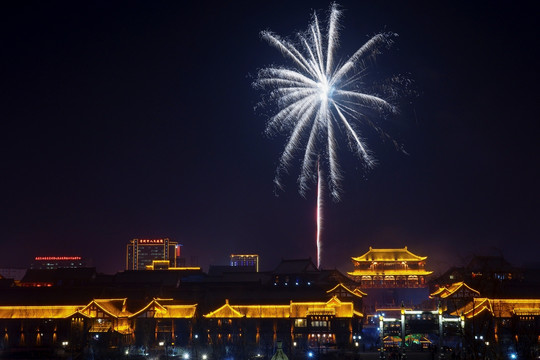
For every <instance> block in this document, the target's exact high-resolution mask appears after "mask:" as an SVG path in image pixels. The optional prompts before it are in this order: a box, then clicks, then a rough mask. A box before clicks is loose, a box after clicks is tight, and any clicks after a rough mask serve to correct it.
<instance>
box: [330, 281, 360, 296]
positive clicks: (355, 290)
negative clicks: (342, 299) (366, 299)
mask: <svg viewBox="0 0 540 360" xmlns="http://www.w3.org/2000/svg"><path fill="white" fill-rule="evenodd" d="M339 288H342V289H344V290H345V291H347V292H348V293H350V294H351V295H354V296H356V297H359V298H361V297H363V296H367V294H366V293H364V292H362V291H360V290H358V289H354V291H351V290H350V289H349V288H348V287H346V286H345V285H343V284H342V283H339V284H337V285H336V286H334V287H333V288H332V289H330V290H328V291H327V292H326V293H327V294H329V293H331V292H334V291H336V290H338V289H339Z"/></svg>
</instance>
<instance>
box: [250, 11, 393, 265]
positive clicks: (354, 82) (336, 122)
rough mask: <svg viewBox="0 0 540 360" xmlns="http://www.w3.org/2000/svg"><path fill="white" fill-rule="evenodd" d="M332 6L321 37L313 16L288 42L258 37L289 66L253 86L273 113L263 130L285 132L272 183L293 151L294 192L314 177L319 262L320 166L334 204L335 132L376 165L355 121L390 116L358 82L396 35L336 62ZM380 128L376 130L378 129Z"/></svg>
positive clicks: (266, 73)
mask: <svg viewBox="0 0 540 360" xmlns="http://www.w3.org/2000/svg"><path fill="white" fill-rule="evenodd" d="M340 15H341V12H340V10H339V9H338V6H337V5H336V4H333V5H332V6H331V8H330V16H329V19H328V24H327V33H326V35H323V33H322V32H321V28H320V26H319V20H318V18H317V14H314V17H313V22H312V23H311V25H310V26H309V27H308V30H307V31H306V32H304V33H298V34H297V41H296V42H293V41H290V40H287V39H284V38H281V37H279V36H278V35H276V34H274V33H272V32H270V31H263V32H262V33H261V35H262V37H263V39H265V40H266V41H268V42H269V43H270V45H272V46H274V47H275V48H277V49H278V50H280V51H281V53H282V54H283V56H284V57H286V58H288V59H289V60H291V61H292V64H293V66H292V67H289V68H286V67H276V66H270V67H267V68H264V69H262V70H260V71H259V73H258V77H257V80H256V81H255V83H254V85H255V86H256V87H258V88H262V89H263V90H269V99H270V101H271V102H273V103H275V104H276V105H277V108H278V111H277V113H275V115H273V116H272V117H271V118H270V120H269V122H268V124H267V132H268V133H269V134H273V133H283V132H286V133H289V138H288V141H287V144H286V145H285V149H284V151H283V153H282V155H281V159H280V163H279V166H278V168H277V171H276V178H275V183H276V184H277V186H278V187H282V186H281V176H282V173H283V172H285V171H286V170H287V169H288V168H289V166H290V165H291V163H292V161H293V159H295V157H296V156H297V155H298V153H301V152H303V155H302V160H301V162H302V165H301V171H300V176H299V178H298V183H299V191H300V193H301V194H302V195H305V193H306V192H307V190H308V189H309V186H310V185H311V184H313V183H314V182H315V179H317V214H318V220H317V252H318V254H317V258H318V263H320V230H321V227H320V225H321V224H320V216H319V215H320V214H321V204H322V202H321V198H320V197H321V194H320V193H321V179H320V174H321V170H320V167H321V165H324V166H325V168H326V169H327V171H325V173H326V174H327V177H328V180H327V181H328V189H329V191H330V194H331V196H332V198H333V199H334V200H336V201H337V200H339V197H340V193H341V188H340V180H341V178H342V174H341V170H340V166H339V163H338V156H337V146H338V139H337V134H339V133H345V134H347V137H348V139H349V141H350V144H351V145H352V148H353V149H354V151H355V152H356V153H357V154H358V156H359V157H360V159H362V160H363V162H364V164H365V165H366V166H367V167H372V166H373V165H374V163H375V161H374V159H373V157H372V156H371V154H370V152H369V150H368V148H367V146H366V145H365V143H364V141H363V140H362V137H361V136H360V133H359V132H358V130H357V128H356V127H357V123H360V122H362V121H364V122H366V123H367V124H369V125H373V123H372V122H371V121H370V120H369V119H368V117H367V116H366V113H367V112H369V113H373V112H378V113H384V112H394V111H395V108H394V106H392V105H391V104H390V103H389V102H387V101H386V100H385V99H383V98H381V97H379V96H378V95H376V94H370V93H368V92H367V91H366V90H365V89H364V86H363V85H364V84H363V83H362V79H363V75H364V71H365V69H366V63H365V60H366V59H367V58H370V57H373V56H375V55H376V54H377V53H378V51H379V50H380V48H381V47H385V46H388V45H390V44H391V42H392V40H391V38H392V37H393V36H394V35H395V34H390V33H380V34H377V35H375V36H373V37H372V38H371V39H369V40H368V41H367V42H366V43H365V44H364V45H363V46H362V47H360V48H359V49H358V50H357V51H356V52H355V53H354V54H353V55H352V56H351V57H349V58H348V59H347V60H346V61H339V60H337V59H336V58H335V53H336V50H337V45H338V29H339V18H340ZM377 130H380V129H377Z"/></svg>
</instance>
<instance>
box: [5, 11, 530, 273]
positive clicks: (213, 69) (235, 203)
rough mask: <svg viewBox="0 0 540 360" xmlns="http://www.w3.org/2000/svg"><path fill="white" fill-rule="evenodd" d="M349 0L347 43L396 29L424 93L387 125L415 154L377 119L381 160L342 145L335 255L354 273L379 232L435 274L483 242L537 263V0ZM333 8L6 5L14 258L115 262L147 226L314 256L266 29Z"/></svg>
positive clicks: (373, 142) (414, 87)
mask: <svg viewBox="0 0 540 360" xmlns="http://www.w3.org/2000/svg"><path fill="white" fill-rule="evenodd" d="M339 5H340V6H341V8H342V9H343V10H344V17H343V21H342V26H343V28H344V31H343V32H342V33H343V37H342V39H341V43H340V49H341V51H342V52H344V53H345V54H351V53H352V52H354V51H355V50H356V47H357V45H358V43H362V42H363V41H365V40H367V39H369V36H370V35H372V34H374V33H376V32H379V31H392V32H395V33H397V34H398V35H399V36H398V38H397V39H396V42H395V46H394V47H393V49H390V50H389V52H388V53H387V54H385V56H383V57H380V58H378V59H377V63H375V71H376V72H380V73H381V79H383V78H385V75H391V74H402V75H406V77H407V78H409V79H411V81H412V84H411V89H409V90H411V91H410V93H416V94H417V95H416V96H414V97H410V96H407V97H402V104H399V105H400V110H401V114H400V116H398V117H396V118H395V119H392V121H391V122H390V123H388V124H384V125H385V129H389V132H390V133H391V134H392V135H393V136H394V137H395V139H396V140H397V141H399V142H400V143H401V144H403V146H404V149H405V151H406V152H407V154H408V155H405V154H403V153H400V152H396V151H395V150H394V148H393V146H392V145H391V144H388V143H385V142H383V141H381V140H380V138H379V136H378V135H377V134H375V133H372V132H369V131H366V132H365V133H364V136H365V137H366V138H367V140H368V142H369V144H370V147H371V148H372V149H373V150H374V152H375V153H376V154H377V159H378V160H379V164H378V166H377V167H375V168H374V169H373V170H371V171H369V172H368V173H364V172H363V171H362V169H360V168H359V167H360V165H359V164H358V163H357V161H356V160H355V159H354V158H353V156H350V157H347V156H344V157H343V159H342V168H343V171H344V173H345V177H344V181H343V186H342V187H343V190H344V193H343V197H342V201H341V202H340V203H332V202H331V201H330V199H326V203H327V207H326V208H325V224H324V228H323V234H322V236H323V239H324V240H323V244H324V246H325V248H324V252H325V254H326V256H327V257H326V258H325V259H323V263H322V267H323V268H334V267H336V268H338V269H344V268H349V269H350V267H351V263H350V257H352V256H358V255H361V254H363V253H364V252H365V251H366V249H368V248H369V246H372V247H374V248H402V247H403V246H408V247H409V248H410V249H413V250H414V251H415V252H416V253H419V254H421V255H425V256H428V259H429V260H428V261H429V266H430V267H432V268H436V267H441V268H448V267H450V266H451V265H458V264H460V263H461V262H462V261H463V260H464V259H466V258H467V257H469V256H471V255H473V254H481V253H488V254H503V255H504V256H505V258H507V260H508V261H510V262H511V263H513V264H515V265H516V266H521V265H523V264H524V263H532V262H535V261H538V260H537V258H536V252H537V250H538V248H539V245H538V231H537V229H536V226H535V225H536V224H535V220H536V219H537V217H538V215H539V213H538V208H539V206H538V205H539V199H540V190H539V189H538V186H537V184H536V174H537V172H538V164H537V163H538V161H537V157H538V155H539V154H540V149H539V144H538V141H537V135H538V122H537V117H538V116H537V115H536V111H535V109H534V105H535V104H536V101H537V99H538V98H539V96H538V95H539V91H538V88H537V84H538V81H539V80H540V79H538V70H537V69H536V64H537V63H538V59H539V57H538V50H537V49H536V48H535V47H534V46H533V45H534V44H535V43H536V38H537V35H538V28H537V26H536V25H535V18H534V14H536V13H538V12H537V10H538V5H537V4H533V3H524V4H519V5H517V4H512V5H510V4H493V3H490V2H477V3H474V4H456V3H453V2H441V3H437V4H433V3H431V2H427V1H425V2H419V3H416V4H415V5H414V6H410V5H408V4H403V3H402V2H398V1H395V2H388V3H385V4H378V3H371V2H365V3H355V2H352V1H341V2H339ZM328 7H329V3H328V2H323V1H312V2H307V1H302V2H297V3H295V4H292V5H291V4H288V3H286V2H274V3H272V4H250V5H246V6H244V5H243V4H241V3H240V2H238V3H237V2H232V3H227V4H223V3H219V2H210V3H205V4H204V5H202V4H201V5H197V4H191V5H185V6H184V5H180V4H172V3H167V2H154V3H152V4H148V3H145V2H129V3H127V2H126V3H114V4H108V3H94V4H72V3H68V2H54V3H49V4H41V3H30V4H25V5H21V4H11V5H9V6H5V7H4V9H5V11H3V12H2V13H3V14H2V15H1V16H2V22H1V23H2V25H0V26H2V30H3V31H2V35H1V36H2V43H3V48H4V50H5V56H4V57H3V58H2V60H0V61H1V62H2V77H3V86H2V95H3V96H2V100H1V104H2V106H1V107H0V109H1V110H0V111H1V113H0V116H1V117H2V119H4V124H5V128H4V140H3V142H2V154H4V162H3V163H4V176H3V177H2V183H1V185H2V197H3V206H2V222H1V226H0V228H1V229H2V230H1V232H0V244H1V245H2V247H3V251H2V253H1V254H0V267H17V265H19V266H28V265H29V263H30V261H31V259H33V258H34V257H35V256H54V255H66V256H68V255H80V256H83V257H85V258H91V259H92V260H93V264H94V265H95V266H96V267H97V268H98V269H99V270H100V271H104V272H107V273H113V272H116V271H119V270H122V269H123V268H124V267H125V261H124V260H125V245H126V243H127V242H128V241H129V240H130V239H134V238H163V237H168V238H170V239H171V240H173V241H177V242H178V243H181V244H183V245H184V247H183V249H182V251H183V253H184V254H185V255H186V256H187V257H189V256H197V257H198V259H199V263H200V265H201V266H202V267H203V268H208V265H209V264H227V263H228V256H229V255H230V254H232V253H254V254H259V255H260V261H261V267H262V268H268V267H270V266H272V264H277V263H278V262H279V259H281V258H307V257H311V258H312V259H315V256H316V255H315V254H316V249H315V246H314V238H315V199H314V196H313V194H314V193H313V191H314V189H311V192H308V196H306V198H305V199H304V198H302V197H301V196H299V195H298V193H297V191H296V188H297V185H296V183H295V178H296V176H297V175H298V174H297V173H294V170H291V174H290V175H291V176H287V179H285V191H281V192H279V193H278V195H279V196H275V189H274V187H273V183H272V179H273V177H274V171H275V167H276V161H277V160H276V159H278V158H279V154H280V153H281V150H282V145H281V144H282V143H283V141H276V139H269V138H267V137H265V136H264V134H263V132H264V128H265V124H266V120H267V118H266V117H265V114H260V113H259V112H256V111H254V110H253V108H254V107H255V106H256V104H257V103H258V101H259V94H257V92H256V91H254V90H253V89H252V88H251V83H252V82H253V80H254V79H255V76H256V73H257V70H258V69H260V68H262V67H263V66H267V65H268V64H280V63H281V62H282V60H281V55H280V54H279V53H277V52H276V51H275V50H274V49H271V48H270V47H268V46H267V44H266V43H265V42H264V41H262V40H261V39H260V38H259V33H260V31H263V30H267V29H272V30H273V31H276V33H279V34H293V33H294V32H295V31H298V30H302V29H304V28H305V24H306V23H308V22H309V21H310V17H311V14H312V12H313V10H317V11H320V12H321V13H323V14H324V12H325V11H327V9H328ZM281 140H282V139H281ZM343 147H346V145H343ZM343 150H346V149H343ZM344 154H346V151H344Z"/></svg>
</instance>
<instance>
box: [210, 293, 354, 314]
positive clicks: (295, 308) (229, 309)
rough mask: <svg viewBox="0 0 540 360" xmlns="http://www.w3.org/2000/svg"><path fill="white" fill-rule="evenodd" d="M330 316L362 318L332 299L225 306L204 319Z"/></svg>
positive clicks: (350, 303) (349, 306)
mask: <svg viewBox="0 0 540 360" xmlns="http://www.w3.org/2000/svg"><path fill="white" fill-rule="evenodd" d="M313 314H317V315H331V316H335V317H338V318H351V317H353V316H354V315H356V316H363V315H362V313H360V312H355V311H354V307H353V303H352V302H342V301H341V300H339V299H338V298H337V297H335V296H334V297H332V298H331V299H330V300H329V301H327V302H292V301H291V303H290V305H230V304H229V302H228V300H227V301H226V303H225V305H223V306H221V307H220V308H219V309H217V310H214V311H212V312H210V313H208V314H206V315H203V316H204V317H206V318H220V319H223V318H244V317H245V318H261V319H276V318H277V319H287V318H305V317H306V316H308V315H313Z"/></svg>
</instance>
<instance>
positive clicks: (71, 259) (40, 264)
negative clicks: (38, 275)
mask: <svg viewBox="0 0 540 360" xmlns="http://www.w3.org/2000/svg"><path fill="white" fill-rule="evenodd" d="M86 266H87V265H86V261H85V260H83V258H82V257H80V256H36V257H35V258H34V262H33V263H32V264H31V265H30V269H36V270H44V269H66V268H71V269H76V268H82V267H86Z"/></svg>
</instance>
